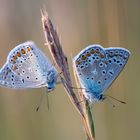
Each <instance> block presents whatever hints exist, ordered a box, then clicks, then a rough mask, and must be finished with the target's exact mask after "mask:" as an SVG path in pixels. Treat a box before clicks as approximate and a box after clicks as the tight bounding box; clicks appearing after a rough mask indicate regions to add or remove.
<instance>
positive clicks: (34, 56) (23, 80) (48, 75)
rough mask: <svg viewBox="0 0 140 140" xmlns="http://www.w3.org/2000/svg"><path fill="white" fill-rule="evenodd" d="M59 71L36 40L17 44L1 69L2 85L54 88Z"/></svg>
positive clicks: (16, 87)
mask: <svg viewBox="0 0 140 140" xmlns="http://www.w3.org/2000/svg"><path fill="white" fill-rule="evenodd" d="M57 77H58V72H57V70H56V69H55V68H54V66H53V65H52V64H51V62H50V61H49V59H48V58H47V57H46V56H45V55H44V53H43V52H42V51H41V50H39V48H37V46H36V45H35V43H34V42H32V41H28V42H25V43H22V44H20V45H18V46H16V47H15V48H14V49H13V50H11V52H10V53H9V55H8V57H7V62H6V63H5V65H4V66H3V67H2V69H1V70H0V85H1V86H4V87H8V88H15V89H19V88H23V89H24V88H40V87H47V88H48V89H49V90H53V89H54V87H55V85H56V82H57Z"/></svg>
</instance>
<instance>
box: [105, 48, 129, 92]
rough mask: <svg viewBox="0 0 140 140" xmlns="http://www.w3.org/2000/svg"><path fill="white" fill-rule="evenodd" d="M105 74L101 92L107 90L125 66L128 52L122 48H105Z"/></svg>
mask: <svg viewBox="0 0 140 140" xmlns="http://www.w3.org/2000/svg"><path fill="white" fill-rule="evenodd" d="M104 50H105V53H106V61H105V64H106V74H105V77H104V79H105V81H104V83H103V92H104V91H105V90H106V89H108V88H109V86H110V85H111V84H112V82H113V81H114V80H115V79H116V78H117V77H118V75H119V74H120V72H121V71H122V70H123V68H124V66H125V65H126V63H127V61H128V59H129V56H130V52H129V51H128V50H127V49H124V48H105V49H104Z"/></svg>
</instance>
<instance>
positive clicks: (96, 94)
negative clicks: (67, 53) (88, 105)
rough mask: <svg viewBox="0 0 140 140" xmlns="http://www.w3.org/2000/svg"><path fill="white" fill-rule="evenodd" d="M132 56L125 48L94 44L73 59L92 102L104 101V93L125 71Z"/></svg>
mask: <svg viewBox="0 0 140 140" xmlns="http://www.w3.org/2000/svg"><path fill="white" fill-rule="evenodd" d="M129 56H130V52H129V51H128V50H127V49H124V48H103V47H102V46H101V45H98V44H94V45H90V46H88V47H86V48H85V49H84V50H82V51H81V52H80V53H79V54H78V55H76V56H75V57H74V59H73V64H74V69H75V71H76V74H77V77H78V79H79V81H80V84H81V86H82V88H83V89H85V91H84V95H85V97H86V99H88V100H89V101H90V102H96V101H103V100H104V99H105V96H104V92H105V91H106V90H107V89H108V88H109V87H110V86H111V84H112V83H113V81H114V80H115V79H116V78H117V77H118V75H119V74H120V72H121V71H122V70H123V68H124V66H125V65H126V63H127V61H128V59H129Z"/></svg>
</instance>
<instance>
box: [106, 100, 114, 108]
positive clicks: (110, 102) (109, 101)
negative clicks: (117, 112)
mask: <svg viewBox="0 0 140 140" xmlns="http://www.w3.org/2000/svg"><path fill="white" fill-rule="evenodd" d="M106 99H107V100H106V101H107V102H108V103H109V104H111V105H112V107H113V108H115V107H116V106H115V104H113V103H112V101H111V100H110V99H109V98H106Z"/></svg>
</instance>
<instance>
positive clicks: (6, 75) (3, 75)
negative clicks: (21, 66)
mask: <svg viewBox="0 0 140 140" xmlns="http://www.w3.org/2000/svg"><path fill="white" fill-rule="evenodd" d="M0 85H1V86H3V87H7V88H15V89H18V88H31V87H32V86H33V88H34V86H39V85H38V82H37V81H34V82H33V81H28V80H26V78H23V77H20V76H19V75H17V74H16V73H14V72H13V71H12V70H11V69H10V68H9V66H8V64H5V65H4V66H3V67H2V69H1V70H0ZM40 86H41V85H40Z"/></svg>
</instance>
